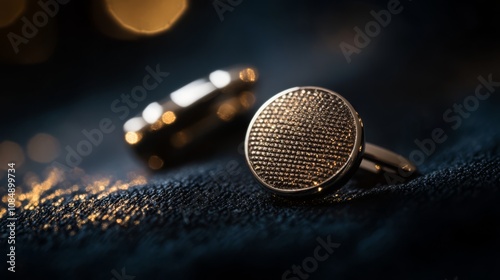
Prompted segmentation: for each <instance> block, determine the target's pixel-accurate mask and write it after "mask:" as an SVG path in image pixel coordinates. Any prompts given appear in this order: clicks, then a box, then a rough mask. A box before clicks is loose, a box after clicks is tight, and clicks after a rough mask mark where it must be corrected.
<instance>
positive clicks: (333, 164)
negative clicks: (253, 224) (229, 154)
mask: <svg viewBox="0 0 500 280" xmlns="http://www.w3.org/2000/svg"><path fill="white" fill-rule="evenodd" d="M257 79H258V75H257V71H256V69H254V68H250V67H236V68H231V69H227V70H217V71H214V72H212V73H210V75H209V76H208V77H206V78H202V79H198V80H196V81H194V82H191V83H190V84H188V85H186V86H184V87H182V88H180V89H178V90H176V91H174V92H172V93H171V94H170V96H169V98H167V99H166V100H165V101H162V102H153V103H151V104H149V105H148V106H147V107H146V108H145V109H144V111H143V112H142V114H141V115H139V116H137V117H134V118H132V119H130V120H128V121H127V122H126V123H125V124H124V131H125V141H126V142H127V143H128V144H129V145H130V146H131V147H132V148H133V149H134V151H135V152H136V153H137V154H138V155H139V157H140V158H142V159H143V160H144V161H145V162H146V163H147V165H148V166H149V168H151V169H153V170H157V169H162V168H166V167H169V166H174V165H178V164H179V163H182V162H183V160H185V159H187V158H192V157H196V156H197V155H200V154H203V152H204V151H206V150H207V146H206V143H207V142H209V141H210V140H211V139H216V138H217V135H220V134H219V133H220V132H221V131H224V129H228V128H227V127H228V126H229V125H231V123H234V122H235V120H237V119H238V117H239V116H241V115H244V114H245V113H246V112H248V111H249V110H250V109H251V108H252V107H253V104H254V103H255V96H254V93H253V92H252V88H253V86H254V84H255V83H256V81H257ZM214 136H215V138H214ZM219 138H220V137H219ZM244 150H245V157H246V161H247V164H248V167H249V168H250V170H251V172H252V173H253V175H254V176H255V177H256V179H257V181H258V182H259V183H260V184H261V185H262V186H263V187H265V188H266V189H268V190H270V191H272V192H273V193H275V194H278V195H282V196H288V197H304V196H318V195H321V194H328V193H331V192H333V191H336V190H338V189H339V188H340V187H342V186H343V185H344V184H345V183H346V182H347V181H348V180H349V179H350V178H351V177H352V175H353V174H354V172H355V171H356V170H357V169H358V168H361V169H363V170H365V171H368V172H370V173H374V174H379V175H380V174H384V173H389V174H393V175H397V174H404V175H405V176H407V175H408V176H409V175H411V174H415V173H416V167H415V165H413V164H412V163H411V162H410V161H409V160H408V159H406V158H404V157H402V156H400V155H398V154H396V153H393V152H391V151H388V150H386V149H383V148H381V147H378V146H375V145H373V144H369V143H365V140H364V132H363V122H362V120H361V118H360V117H359V115H358V113H357V112H356V111H355V110H354V108H353V107H352V105H351V104H350V103H349V102H348V101H347V100H346V99H345V98H344V97H342V96H341V95H339V94H338V93H336V92H334V91H331V90H328V89H325V88H320V87H314V86H307V87H294V88H290V89H287V90H284V91H282V92H280V93H278V94H276V95H275V96H273V97H272V98H271V99H269V100H268V101H267V102H265V103H264V104H263V105H262V106H261V107H260V109H258V110H257V113H256V114H255V116H254V117H253V119H252V121H251V122H250V124H249V126H248V130H247V133H246V138H245V144H244Z"/></svg>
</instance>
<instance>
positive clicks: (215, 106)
mask: <svg viewBox="0 0 500 280" xmlns="http://www.w3.org/2000/svg"><path fill="white" fill-rule="evenodd" d="M257 79H258V74H257V70H256V69H255V68H251V67H234V68H230V69H225V70H224V69H222V70H217V71H213V72H212V73H210V74H209V75H208V76H207V77H205V78H201V79H198V80H195V81H193V82H191V83H189V84H188V85H186V86H184V87H182V88H180V89H178V90H176V91H174V92H172V93H171V94H170V95H169V96H168V98H167V99H166V100H164V101H159V102H153V103H151V104H149V105H148V106H147V107H146V108H145V109H144V110H143V111H142V113H141V114H140V115H138V116H136V117H134V118H132V119H130V120H128V121H127V122H125V124H124V126H123V130H124V133H125V142H126V143H127V144H128V145H129V146H130V147H131V148H132V149H133V150H134V151H135V153H136V154H137V155H138V156H139V158H141V159H142V160H143V161H144V162H146V164H147V166H148V167H149V168H150V169H152V170H158V169H162V168H165V167H173V166H176V165H179V164H181V163H184V162H186V161H189V160H193V159H197V158H199V157H200V156H201V155H202V154H204V153H206V152H207V151H208V150H210V149H207V145H208V144H210V145H211V146H212V148H213V146H214V145H213V143H214V142H215V141H219V142H220V139H219V138H220V137H217V136H220V134H219V132H220V131H221V129H224V127H226V126H227V125H228V124H230V123H232V122H234V121H235V120H236V119H238V117H239V116H241V115H243V114H244V113H246V112H247V111H248V110H250V109H251V108H252V107H253V105H254V102H255V96H254V94H253V92H252V88H253V86H254V84H255V83H256V81H257Z"/></svg>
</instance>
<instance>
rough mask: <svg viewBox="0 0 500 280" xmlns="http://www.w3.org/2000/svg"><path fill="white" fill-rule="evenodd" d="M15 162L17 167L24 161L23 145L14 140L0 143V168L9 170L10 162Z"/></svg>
mask: <svg viewBox="0 0 500 280" xmlns="http://www.w3.org/2000/svg"><path fill="white" fill-rule="evenodd" d="M11 162H14V163H15V164H16V168H19V167H21V166H22V165H23V163H24V151H23V148H21V146H20V145H19V144H17V143H15V142H12V141H3V142H2V143H0V169H2V170H7V169H8V168H9V166H8V165H7V164H8V163H11Z"/></svg>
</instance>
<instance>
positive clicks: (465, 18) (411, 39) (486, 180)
mask: <svg viewBox="0 0 500 280" xmlns="http://www.w3.org/2000/svg"><path fill="white" fill-rule="evenodd" d="M387 2H388V1H357V2H351V1H326V0H325V1H290V0H289V1H250V0H243V2H242V3H241V4H240V5H238V6H237V7H235V8H234V10H233V11H232V12H226V13H225V14H224V20H223V21H220V19H219V17H218V15H217V12H216V10H215V9H214V7H213V4H212V2H211V1H190V3H189V8H188V10H187V11H186V12H185V14H184V15H183V16H182V18H181V19H180V20H179V21H178V22H177V23H176V24H175V25H174V26H173V28H172V29H171V30H169V31H167V32H165V33H163V34H162V35H159V36H156V37H152V38H145V39H141V40H134V41H122V40H116V39H112V38H109V37H107V36H105V35H103V34H102V33H100V32H99V31H98V30H97V29H96V28H95V26H94V24H93V22H92V20H91V16H90V4H88V3H86V2H85V1H74V2H70V3H69V4H67V5H65V6H63V7H62V8H61V12H60V13H59V14H58V15H57V17H56V18H55V19H53V20H54V21H55V22H56V23H57V27H56V30H57V45H56V47H55V50H54V53H53V54H52V55H51V56H50V58H49V59H48V60H46V61H45V62H42V63H37V64H28V65H25V64H15V63H3V64H1V65H0V71H1V74H2V75H1V76H0V81H1V83H0V85H1V87H2V94H1V96H2V97H3V101H2V102H0V117H1V118H2V119H3V122H2V129H1V134H0V141H4V140H11V141H14V142H16V143H19V144H20V145H21V146H22V147H24V146H25V145H26V143H27V142H28V141H29V139H30V138H31V137H33V135H35V134H36V133H39V132H44V133H48V134H51V135H53V136H54V137H56V139H57V140H58V141H59V143H60V145H61V148H62V152H61V154H60V156H59V158H58V159H57V160H59V161H61V162H63V161H64V156H65V152H64V147H66V146H67V145H69V146H72V147H74V146H75V145H76V144H77V143H78V141H80V140H81V139H82V138H83V136H82V134H81V130H82V129H92V128H96V127H97V126H98V123H99V121H100V120H101V119H102V118H111V119H112V120H113V122H114V124H115V125H117V129H116V130H115V131H114V132H113V133H111V134H108V135H106V136H105V138H104V141H103V143H102V144H101V145H99V146H98V147H96V148H94V151H93V153H92V154H91V155H90V156H88V157H86V158H84V159H83V162H82V164H81V165H80V166H79V167H80V168H82V169H83V170H85V172H86V173H87V174H98V175H102V176H107V175H112V176H114V178H123V179H124V180H126V174H127V173H128V172H130V171H133V172H138V173H141V174H147V175H146V176H147V179H148V182H147V184H146V185H140V186H137V187H134V188H130V189H128V190H124V191H120V192H117V193H113V194H112V195H110V196H109V197H108V198H107V199H106V198H105V199H101V200H99V203H96V204H95V205H94V204H93V205H89V204H85V202H81V204H78V203H77V206H72V207H76V208H71V207H70V206H67V203H68V202H67V201H65V202H64V203H63V205H62V206H58V207H59V208H57V207H56V208H55V209H54V208H53V207H54V206H51V205H50V202H49V203H47V204H44V205H41V206H40V209H37V210H33V211H23V212H22V215H23V217H24V219H23V222H22V223H23V224H22V226H21V228H20V229H18V238H19V240H20V241H19V242H20V244H22V245H20V251H19V256H18V261H19V271H20V273H18V274H17V275H18V276H20V277H27V275H28V274H30V273H35V274H34V275H37V273H38V271H39V272H40V273H41V275H44V277H46V276H47V277H51V278H52V277H54V278H65V279H68V278H66V277H69V279H77V278H78V279H79V278H82V279H83V278H86V279H88V278H93V279H98V278H99V279H110V278H112V277H113V275H112V274H111V272H110V271H111V270H112V269H117V270H120V269H121V267H126V268H127V272H128V273H129V274H131V275H135V276H137V278H136V279H139V278H140V279H153V278H158V279H178V278H200V279H203V278H212V277H219V278H220V277H222V276H227V275H230V276H231V277H232V278H236V279H247V278H248V279H250V278H254V279H267V278H269V279H279V278H280V277H281V275H282V273H283V272H284V271H285V270H287V269H289V268H290V267H291V265H292V264H294V263H296V264H298V263H301V262H302V260H303V259H304V258H305V257H307V256H310V255H311V253H312V251H313V249H314V247H315V246H316V245H317V243H316V241H315V240H316V237H318V236H321V237H326V236H327V235H331V238H332V240H334V241H335V242H338V243H341V244H342V245H341V247H339V248H338V249H337V252H335V253H333V255H332V257H331V258H329V259H328V260H327V261H326V262H324V263H320V265H319V269H318V270H317V272H315V273H314V274H312V275H311V278H312V279H332V278H333V279H335V278H336V279H360V278H376V279H386V278H388V279H396V278H398V279H445V278H448V279H453V278H454V277H458V279H498V278H497V277H498V275H499V274H498V269H497V268H496V266H495V265H497V264H498V261H500V258H499V255H498V249H499V247H498V245H499V244H498V234H499V227H498V218H499V207H498V186H499V175H498V174H499V173H498V171H499V169H498V163H500V159H499V148H498V139H499V136H500V133H499V128H498V120H499V118H498V117H499V114H498V105H499V98H498V93H496V92H495V93H493V94H492V96H491V97H490V98H489V99H488V100H486V101H483V102H481V104H480V106H479V109H478V110H477V111H475V112H473V113H472V114H471V116H470V117H469V118H467V119H464V123H463V125H462V126H461V127H459V128H458V129H457V130H453V129H451V128H450V125H449V124H447V123H445V122H444V120H443V113H444V112H445V111H446V110H447V109H449V108H452V106H453V104H455V103H462V102H463V100H464V98H465V97H467V96H469V95H472V94H473V93H474V90H475V88H476V86H477V85H478V84H479V82H478V80H477V77H478V76H480V75H481V76H483V77H487V76H488V75H490V74H492V77H493V80H494V81H500V69H499V67H498V65H499V62H500V54H499V52H498V49H499V47H500V46H499V43H500V32H499V31H500V30H499V29H500V26H499V24H498V21H497V19H496V18H497V13H498V11H499V8H500V5H499V3H498V2H493V1H474V2H473V1H469V2H455V1H447V2H441V1H440V2H439V3H436V1H402V2H401V5H402V6H403V7H404V9H403V11H402V12H401V13H400V14H398V15H393V16H392V20H391V22H390V24H389V25H388V26H387V27H385V28H382V30H381V32H380V34H379V35H378V36H377V37H376V38H374V39H373V41H372V42H371V44H370V45H368V46H367V47H366V48H364V49H363V50H362V51H361V53H360V54H355V55H353V56H352V62H351V63H347V62H346V59H345V58H344V56H343V54H342V53H341V51H340V48H339V44H340V42H342V41H344V40H345V41H347V42H349V40H352V38H353V36H354V34H353V28H354V27H355V26H358V27H360V28H362V29H363V28H364V26H365V24H366V23H367V22H368V21H370V20H372V17H371V15H370V11H371V10H375V11H379V10H380V9H386V6H387ZM2 40H5V38H4V39H2ZM21 47H22V46H21ZM157 64H160V66H161V69H162V70H163V71H166V72H169V73H170V75H169V76H168V77H167V78H166V79H165V81H164V82H163V83H161V84H160V86H159V87H158V88H157V89H155V90H154V91H151V92H149V94H148V97H147V99H146V100H145V101H143V102H142V103H141V104H140V105H139V107H138V108H137V109H135V111H134V112H133V113H134V114H135V113H139V112H140V110H142V109H143V108H144V106H146V105H147V104H148V102H151V101H155V100H158V99H162V98H164V97H165V96H166V95H167V94H168V93H169V92H171V91H173V90H175V89H177V88H179V87H181V86H182V85H184V84H186V83H188V82H190V81H192V80H194V79H196V78H199V77H201V76H204V75H206V74H208V73H209V72H210V71H213V70H215V69H218V68H220V67H227V66H230V65H234V64H248V65H253V66H255V67H256V68H257V69H258V70H259V73H260V80H259V83H258V86H257V89H256V95H257V105H260V104H262V103H263V102H265V101H266V100H267V98H269V97H271V96H272V95H274V94H276V93H278V92H280V91H282V90H284V89H287V88H290V87H293V86H305V85H315V86H322V87H326V88H329V89H332V90H334V91H337V92H339V93H340V94H342V95H343V96H344V97H346V98H347V99H348V100H349V101H350V102H351V103H352V105H353V106H354V107H355V108H356V109H357V111H358V112H359V114H360V116H361V117H362V118H363V121H364V124H365V131H366V138H367V140H368V141H370V142H373V143H377V144H379V145H382V146H385V147H389V148H391V149H393V150H395V151H397V152H399V153H401V154H402V155H405V156H407V155H408V154H409V153H410V152H411V151H412V150H414V149H415V148H416V146H415V144H414V140H415V139H424V138H428V137H430V135H431V131H432V129H434V128H436V127H440V128H443V129H444V130H445V131H446V133H447V135H448V136H449V139H448V140H447V141H446V142H445V143H444V144H442V145H438V147H437V148H436V153H434V154H432V155H431V156H430V157H429V158H428V159H427V160H426V161H425V162H424V164H422V165H421V166H419V168H420V170H421V171H422V173H423V176H421V177H419V178H417V179H415V180H412V181H410V182H407V183H405V184H395V185H387V184H383V185H381V186H378V187H377V188H375V189H369V190H367V189H362V188H356V184H349V185H348V186H346V188H344V189H343V191H342V192H341V194H344V195H345V196H341V198H340V199H338V200H336V199H333V198H327V199H326V200H324V201H320V202H304V203H303V202H289V201H282V200H281V199H277V198H273V197H271V196H270V195H268V194H267V193H265V192H264V191H263V190H262V189H260V188H259V187H258V186H257V185H256V183H255V182H254V181H253V179H252V178H251V176H250V174H249V172H248V170H247V169H246V166H245V165H244V162H243V158H242V156H241V155H240V154H239V153H238V151H237V147H238V144H239V143H240V141H235V143H233V144H234V145H233V146H231V147H228V148H227V150H226V152H225V153H223V154H220V155H218V156H217V155H216V156H213V157H212V158H200V159H198V160H197V161H196V162H194V163H192V164H189V165H184V166H178V167H177V168H176V169H174V170H167V171H165V172H163V173H160V174H156V175H150V174H149V173H147V172H146V171H145V167H144V166H143V164H142V163H141V162H138V161H137V160H136V159H135V158H134V156H133V155H132V153H131V152H130V151H129V150H128V147H126V146H125V144H124V141H123V135H122V133H121V126H122V124H123V121H122V120H120V119H119V118H118V117H117V115H116V114H115V113H113V112H111V110H110V104H111V103H112V102H113V100H115V99H117V98H119V97H120V94H121V93H129V92H130V90H131V88H133V87H134V86H136V85H138V84H140V83H141V82H142V77H143V76H144V74H145V70H144V69H145V67H146V66H148V65H149V66H151V67H153V68H154V66H155V65H157ZM132 115H133V114H131V116H132ZM245 129H246V127H244V123H243V124H242V129H241V131H239V130H234V131H233V130H231V131H226V132H225V134H223V135H220V137H221V138H224V137H227V136H228V135H231V136H233V137H236V138H238V137H239V139H241V141H243V138H244V130H245ZM238 133H239V134H238ZM235 134H236V136H235ZM207 144H208V145H217V144H216V142H211V143H207ZM4 160H5V159H4ZM232 160H235V161H236V162H238V164H239V165H238V166H239V167H240V169H238V172H237V173H235V174H229V175H228V174H227V172H226V171H224V170H225V168H226V167H227V162H230V161H232ZM46 168H47V165H46V164H41V163H35V162H32V161H30V160H29V159H26V162H25V163H24V165H23V166H22V167H20V168H19V170H18V172H19V174H26V173H27V172H35V173H37V174H42V175H43V174H44V172H46ZM221 170H222V171H221ZM213 174H215V175H213ZM221 174H222V175H221ZM42 175H41V176H42ZM20 176H21V175H20ZM227 177H229V179H227ZM1 178H2V180H3V181H5V176H2V177H1ZM214 178H216V179H214ZM217 178H218V179H217ZM220 181H225V182H226V183H224V184H218V183H217V182H220ZM77 184H78V180H77ZM2 185H3V184H2ZM21 188H24V187H23V186H21ZM214 190H215V191H214ZM4 191H5V189H2V194H3V192H4ZM136 196H138V197H141V199H139V200H133V199H132V198H134V197H136ZM200 197H201V198H200ZM123 199H132V201H133V202H130V203H131V204H132V205H137V206H138V207H144V208H147V209H151V208H154V209H157V210H158V212H156V211H153V210H151V211H150V212H147V215H145V216H143V217H142V218H141V217H135V218H134V219H137V220H140V221H141V223H140V224H139V226H137V227H134V226H130V227H120V226H118V225H113V226H110V229H108V230H101V227H100V225H94V226H87V227H83V228H80V229H79V230H78V231H77V233H76V236H74V235H69V234H68V232H66V231H65V230H64V226H65V225H66V224H67V223H71V221H73V220H71V219H73V218H68V219H63V218H61V217H60V216H58V214H57V213H60V212H62V213H68V212H72V211H74V210H75V209H77V208H78V207H80V209H83V210H82V211H84V210H85V209H86V210H85V211H87V212H88V213H91V212H92V211H99V210H101V213H102V212H103V211H104V210H105V209H107V208H109V207H113V205H115V206H116V205H117V204H120V203H121V202H120V201H121V200H123ZM127 205H130V204H127ZM146 205H147V206H148V207H149V208H148V207H146ZM128 207H130V206H128ZM172 208H173V210H172ZM57 209H59V210H57ZM127 209H128V210H127ZM179 209H180V210H179ZM186 209H187V213H189V214H188V222H186V214H185V213H186ZM148 211H149V210H148ZM169 211H173V212H172V213H170V212H169ZM227 211H229V213H230V214H227ZM124 212H125V214H127V213H132V212H134V210H133V209H131V208H125V210H124ZM115 214H116V213H115ZM226 214H227V215H226ZM117 215H122V214H117ZM225 215H226V216H225ZM68 220H69V221H68ZM47 222H49V223H53V224H58V223H61V224H60V228H61V230H59V231H51V230H49V231H47V230H42V229H41V227H42V225H43V224H45V223H47ZM73 222H74V221H73ZM4 224H5V219H3V220H2V225H4ZM3 230H4V227H2V236H1V238H2V241H4V240H3V238H4V237H5V236H4V235H3V234H4V233H3ZM2 244H4V243H3V242H2ZM9 276H11V275H9Z"/></svg>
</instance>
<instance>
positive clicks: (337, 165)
mask: <svg viewBox="0 0 500 280" xmlns="http://www.w3.org/2000/svg"><path fill="white" fill-rule="evenodd" d="M245 156H246V161H247V164H248V166H249V168H250V170H251V171H252V173H253V175H254V176H255V178H256V179H257V181H258V182H259V183H260V184H261V185H262V186H263V187H264V188H265V189H267V190H269V191H271V192H273V193H275V194H278V195H283V196H295V197H297V196H311V195H319V194H327V193H330V192H333V191H335V190H338V189H339V188H340V187H342V186H343V185H344V184H345V183H346V182H347V181H348V180H349V179H350V178H351V177H352V175H353V174H354V172H355V171H356V170H357V169H358V168H359V167H361V168H362V169H364V170H366V171H369V172H371V173H374V174H382V173H386V172H387V173H389V174H402V173H403V174H408V175H409V174H413V173H415V172H416V167H415V165H413V164H412V163H411V162H410V161H409V160H408V159H406V158H404V157H402V156H400V155H398V154H396V153H393V152H391V151H388V150H386V149H383V148H381V147H378V146H376V145H373V144H369V143H365V139H364V132H363V122H362V120H361V118H360V117H359V115H358V113H357V112H356V111H355V110H354V108H353V107H352V105H351V104H350V103H349V102H348V101H347V100H346V99H345V98H344V97H342V96H341V95H339V94H338V93H336V92H333V91H331V90H328V89H324V88H320V87H295V88H291V89H287V90H285V91H282V92H280V93H278V94H277V95H275V96H274V97H272V98H271V99H270V100H268V101H267V102H266V103H264V105H262V107H260V109H259V110H258V111H257V113H256V114H255V116H254V117H253V119H252V121H251V123H250V125H249V127H248V131H247V134H246V138H245Z"/></svg>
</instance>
